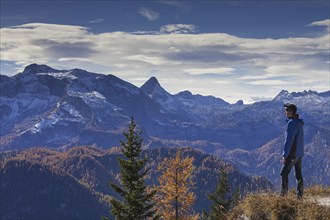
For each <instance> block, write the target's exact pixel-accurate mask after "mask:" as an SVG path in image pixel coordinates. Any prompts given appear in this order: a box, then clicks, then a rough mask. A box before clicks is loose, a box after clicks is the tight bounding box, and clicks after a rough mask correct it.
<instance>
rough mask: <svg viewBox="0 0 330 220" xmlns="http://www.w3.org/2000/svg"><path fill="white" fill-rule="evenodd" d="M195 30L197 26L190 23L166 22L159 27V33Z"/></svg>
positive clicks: (191, 31) (184, 32)
mask: <svg viewBox="0 0 330 220" xmlns="http://www.w3.org/2000/svg"><path fill="white" fill-rule="evenodd" d="M195 32H197V27H196V26H195V25H192V24H168V25H164V26H162V27H161V28H160V33H164V34H169V33H175V34H188V33H195Z"/></svg>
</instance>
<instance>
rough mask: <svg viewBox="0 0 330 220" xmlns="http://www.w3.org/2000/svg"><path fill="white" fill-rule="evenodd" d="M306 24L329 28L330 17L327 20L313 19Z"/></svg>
mask: <svg viewBox="0 0 330 220" xmlns="http://www.w3.org/2000/svg"><path fill="white" fill-rule="evenodd" d="M308 26H325V27H327V30H328V31H329V30H330V19H327V20H322V21H314V22H312V23H310V24H308Z"/></svg>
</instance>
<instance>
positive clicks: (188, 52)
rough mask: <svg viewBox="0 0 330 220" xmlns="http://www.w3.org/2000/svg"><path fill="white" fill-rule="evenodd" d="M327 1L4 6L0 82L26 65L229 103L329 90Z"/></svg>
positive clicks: (10, 3)
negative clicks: (152, 81)
mask: <svg viewBox="0 0 330 220" xmlns="http://www.w3.org/2000/svg"><path fill="white" fill-rule="evenodd" d="M329 19H330V3H329V1H300V0H295V1H284V0H281V1H269V0H264V1H249V0H245V1H197V0H195V1H125V0H124V1H105V0H103V1H98V0H95V1H78V0H76V1H73V0H71V1H70V0H69V1H64V0H57V1H29V0H25V1H15V0H11V1H5V0H1V32H0V37H1V54H0V55H1V56H0V58H1V62H0V64H1V74H3V75H8V76H12V75H15V74H17V73H19V72H21V71H22V70H23V69H24V67H25V66H27V65H29V64H31V63H38V64H46V65H49V66H51V67H53V68H55V69H66V70H67V69H74V68H80V69H85V70H87V71H90V72H95V73H102V74H113V75H116V76H117V77H119V78H121V79H123V80H125V81H128V82H130V83H132V84H134V85H136V86H141V85H142V84H143V83H144V82H145V81H147V80H148V79H149V78H150V77H152V76H155V77H157V79H158V80H159V82H160V84H161V85H162V86H163V87H164V88H165V89H166V90H167V91H168V92H170V93H172V94H176V93H178V92H180V91H184V90H189V91H191V92H192V93H193V94H202V95H213V96H215V97H219V98H222V99H224V100H225V101H228V102H231V103H235V102H236V101H237V100H243V101H244V102H245V103H253V102H256V101H261V100H270V99H272V98H274V97H275V96H276V95H277V94H278V93H279V92H280V91H281V90H283V89H284V90H288V91H290V92H294V91H295V92H299V91H303V90H315V91H318V92H323V91H328V90H330V69H329V66H330V61H329V58H330V34H329V31H330V20H329Z"/></svg>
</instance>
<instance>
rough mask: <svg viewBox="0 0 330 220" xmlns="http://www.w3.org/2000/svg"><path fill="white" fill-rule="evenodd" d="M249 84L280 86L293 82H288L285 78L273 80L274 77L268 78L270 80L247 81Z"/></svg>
mask: <svg viewBox="0 0 330 220" xmlns="http://www.w3.org/2000/svg"><path fill="white" fill-rule="evenodd" d="M247 83H248V84H251V85H262V86H274V85H275V86H279V85H290V84H292V83H291V82H287V81H284V80H272V79H268V80H256V81H251V82H247Z"/></svg>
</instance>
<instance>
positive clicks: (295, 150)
mask: <svg viewBox="0 0 330 220" xmlns="http://www.w3.org/2000/svg"><path fill="white" fill-rule="evenodd" d="M284 107H285V114H286V117H287V120H286V121H287V124H286V131H285V142H284V150H283V155H282V157H283V166H282V169H281V176H282V190H281V195H282V196H284V195H286V194H287V192H288V185H289V178H288V176H289V173H290V171H291V169H292V167H293V166H294V169H295V176H296V179H297V185H298V186H297V198H298V199H300V198H302V196H303V190H304V182H303V177H302V173H301V168H302V162H301V161H302V157H303V156H304V131H303V125H304V122H303V120H302V119H299V115H298V114H297V107H296V106H295V105H294V104H285V105H284Z"/></svg>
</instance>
